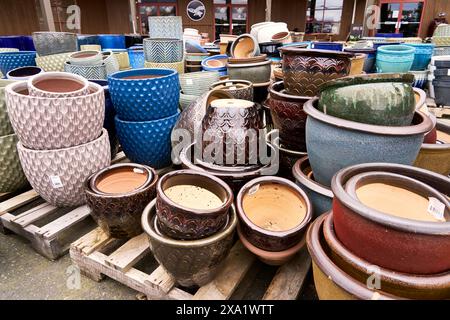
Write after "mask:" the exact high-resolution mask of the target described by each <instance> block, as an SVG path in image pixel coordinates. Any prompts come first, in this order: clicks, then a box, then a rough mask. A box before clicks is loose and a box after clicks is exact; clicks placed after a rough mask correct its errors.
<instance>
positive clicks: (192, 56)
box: [185, 52, 209, 64]
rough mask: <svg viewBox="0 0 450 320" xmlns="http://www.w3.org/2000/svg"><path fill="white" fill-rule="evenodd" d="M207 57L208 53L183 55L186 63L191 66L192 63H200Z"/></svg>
mask: <svg viewBox="0 0 450 320" xmlns="http://www.w3.org/2000/svg"><path fill="white" fill-rule="evenodd" d="M208 57H209V53H208V52H204V53H203V52H198V53H194V52H187V53H186V55H185V58H186V62H190V64H193V63H192V62H193V61H202V60H203V59H206V58H208Z"/></svg>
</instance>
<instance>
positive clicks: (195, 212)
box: [156, 170, 233, 240]
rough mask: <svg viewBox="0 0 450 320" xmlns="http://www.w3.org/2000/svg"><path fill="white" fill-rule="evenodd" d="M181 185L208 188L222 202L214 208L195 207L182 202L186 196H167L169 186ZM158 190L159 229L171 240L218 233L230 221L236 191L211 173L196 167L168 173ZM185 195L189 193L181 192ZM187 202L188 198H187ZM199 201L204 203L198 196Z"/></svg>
mask: <svg viewBox="0 0 450 320" xmlns="http://www.w3.org/2000/svg"><path fill="white" fill-rule="evenodd" d="M180 185H189V186H193V187H199V188H203V189H206V190H208V191H209V192H212V193H213V194H214V195H215V196H216V197H218V198H219V199H220V201H221V205H220V206H219V207H214V208H207V209H194V208H192V207H189V206H187V205H185V204H184V203H183V202H182V200H183V199H184V198H183V199H181V198H180V199H178V201H174V200H173V199H171V198H170V197H169V196H167V195H166V193H165V192H166V190H167V189H169V188H171V187H175V186H180ZM185 192H188V191H185ZM156 193H157V197H156V214H157V215H158V222H159V225H158V226H159V229H160V230H161V232H162V233H163V234H164V235H166V236H168V237H170V238H172V239H182V240H195V239H201V238H205V237H208V236H211V235H213V234H215V233H217V232H218V231H219V230H220V229H222V228H223V227H224V225H225V224H226V223H227V220H228V215H229V212H230V208H231V205H232V204H233V192H232V191H231V189H230V187H229V186H228V185H227V184H226V183H225V182H224V181H223V180H221V179H219V178H216V177H214V176H213V175H210V174H208V173H200V172H198V171H193V170H178V171H172V172H169V173H167V174H165V175H164V176H163V177H162V178H161V179H160V180H159V181H158V184H157V186H156ZM183 196H185V197H187V196H188V195H184V194H183V195H180V197H183ZM191 196H192V197H193V196H195V194H192V195H191ZM185 201H189V200H188V199H187V200H186V199H185ZM197 202H202V199H198V200H197ZM205 202H206V200H205Z"/></svg>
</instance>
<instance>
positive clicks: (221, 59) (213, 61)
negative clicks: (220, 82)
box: [202, 54, 228, 73]
mask: <svg viewBox="0 0 450 320" xmlns="http://www.w3.org/2000/svg"><path fill="white" fill-rule="evenodd" d="M227 61H228V56H227V55H226V54H220V55H215V56H211V57H208V58H206V59H203V60H202V67H203V70H205V71H219V73H220V71H223V70H225V69H226V64H227Z"/></svg>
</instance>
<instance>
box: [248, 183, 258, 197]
mask: <svg viewBox="0 0 450 320" xmlns="http://www.w3.org/2000/svg"><path fill="white" fill-rule="evenodd" d="M258 190H259V184H256V185H254V186H253V187H251V188H250V189H249V190H248V195H249V196H251V195H254V194H255V193H256V192H258Z"/></svg>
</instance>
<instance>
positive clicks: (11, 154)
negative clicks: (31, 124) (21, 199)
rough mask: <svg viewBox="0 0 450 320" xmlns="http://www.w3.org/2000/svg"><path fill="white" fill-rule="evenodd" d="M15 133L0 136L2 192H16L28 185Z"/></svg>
mask: <svg viewBox="0 0 450 320" xmlns="http://www.w3.org/2000/svg"><path fill="white" fill-rule="evenodd" d="M17 142H19V139H17V136H16V135H15V134H10V135H7V136H2V137H0V193H5V192H15V191H18V190H21V189H23V188H25V187H26V186H27V185H28V181H27V178H26V177H25V174H24V173H23V171H22V166H21V165H20V160H19V155H18V153H17V149H16V145H17Z"/></svg>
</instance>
